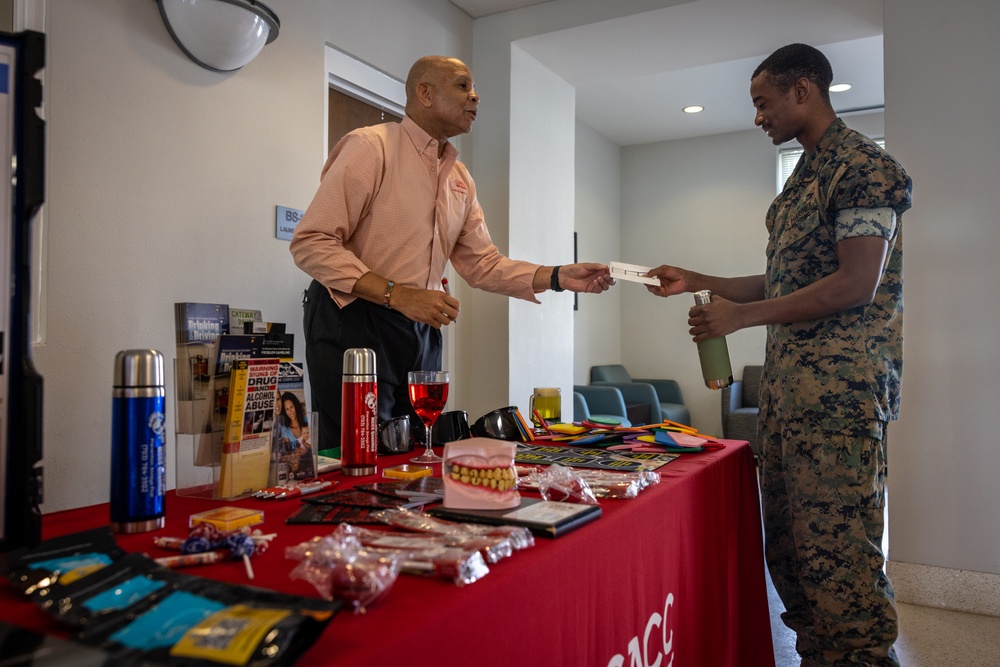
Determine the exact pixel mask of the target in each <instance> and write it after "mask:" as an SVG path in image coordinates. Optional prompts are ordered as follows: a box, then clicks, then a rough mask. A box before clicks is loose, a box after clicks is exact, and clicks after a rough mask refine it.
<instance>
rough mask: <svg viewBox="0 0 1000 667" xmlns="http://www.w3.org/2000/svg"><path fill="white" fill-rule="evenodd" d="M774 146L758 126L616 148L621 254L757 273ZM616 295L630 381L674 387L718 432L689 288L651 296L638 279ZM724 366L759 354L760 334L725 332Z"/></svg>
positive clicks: (715, 400) (637, 260)
mask: <svg viewBox="0 0 1000 667" xmlns="http://www.w3.org/2000/svg"><path fill="white" fill-rule="evenodd" d="M775 159H776V154H775V149H774V147H773V146H771V144H770V142H769V141H768V140H767V138H766V137H764V136H763V133H761V132H759V131H748V132H736V133H731V134H722V135H716V136H712V137H704V138H700V139H683V140H678V141H668V142H662V143H657V144H646V145H641V146H629V147H626V148H624V149H622V241H621V244H622V259H623V261H626V262H629V263H632V264H641V265H643V266H659V265H661V264H674V265H677V266H682V267H684V268H689V269H693V270H695V271H700V272H703V273H711V274H715V275H725V276H740V275H753V274H759V273H763V271H764V249H765V246H766V244H767V232H766V230H765V228H764V213H766V212H767V207H768V206H769V205H770V203H771V200H772V199H773V198H774V194H775V167H774V165H775ZM620 289H621V291H622V315H623V322H624V321H628V322H629V323H630V324H631V326H623V327H622V363H623V364H625V367H626V368H628V369H629V371H630V372H631V373H632V375H634V376H637V377H656V378H672V379H674V380H677V382H678V383H680V385H681V392H682V393H683V395H684V402H685V403H686V404H687V405H688V406H689V408H690V409H691V420H692V422H693V424H694V425H695V426H696V427H698V428H699V429H700V430H702V431H703V432H706V433H712V434H717V435H721V433H722V428H721V417H720V412H721V407H720V395H721V394H720V392H717V391H712V390H710V389H708V388H706V387H705V383H704V380H703V379H702V376H701V367H700V365H699V362H698V349H697V346H696V345H695V344H694V343H693V342H691V336H690V334H688V329H689V326H688V323H687V318H688V315H687V313H688V310H689V309H690V308H691V306H693V305H694V300H693V298H692V297H691V295H689V294H685V295H679V296H676V297H670V298H668V299H661V298H659V297H655V296H653V295H651V294H650V293H649V292H647V291H646V288H645V286H644V285H640V284H638V283H626V284H622V285H621V287H620ZM727 340H728V343H729V354H730V359H731V361H732V364H733V372H734V374H735V376H736V377H737V378H738V377H740V375H741V373H742V369H743V366H744V365H745V364H759V363H761V362H762V361H763V358H764V330H763V329H761V328H757V329H747V330H744V331H739V332H736V333H734V334H731V335H730V336H728V339H727Z"/></svg>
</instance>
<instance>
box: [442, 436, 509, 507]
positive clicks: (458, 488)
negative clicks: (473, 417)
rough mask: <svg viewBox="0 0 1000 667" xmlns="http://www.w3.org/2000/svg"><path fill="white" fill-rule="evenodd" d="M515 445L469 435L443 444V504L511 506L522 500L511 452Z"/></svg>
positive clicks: (448, 505) (456, 505)
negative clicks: (464, 438) (466, 437)
mask: <svg viewBox="0 0 1000 667" xmlns="http://www.w3.org/2000/svg"><path fill="white" fill-rule="evenodd" d="M516 452H517V445H516V444H515V443H513V442H507V441H505V440H493V439H491V438H468V439H466V440H457V441H455V442H449V443H448V444H447V445H445V447H444V464H443V465H442V472H441V477H442V478H443V479H444V506H445V507H448V508H451V509H477V510H478V509H484V510H492V509H497V510H499V509H510V508H512V507H517V506H518V505H520V504H521V494H519V493H518V492H517V472H516V471H515V470H514V454H515V453H516Z"/></svg>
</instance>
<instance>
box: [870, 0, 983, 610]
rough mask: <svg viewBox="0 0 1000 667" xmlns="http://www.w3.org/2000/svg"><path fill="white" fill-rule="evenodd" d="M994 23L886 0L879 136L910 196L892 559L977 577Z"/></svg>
mask: <svg viewBox="0 0 1000 667" xmlns="http://www.w3.org/2000/svg"><path fill="white" fill-rule="evenodd" d="M997 25H1000V3H997V2H996V0H961V1H960V2H957V3H952V4H950V5H948V6H943V5H941V4H940V3H938V2H934V1H933V0H906V1H904V0H885V82H886V83H885V104H886V113H885V116H886V119H885V127H886V138H887V141H888V142H889V143H890V145H891V147H892V152H893V153H894V154H895V155H896V156H898V157H899V159H900V161H901V162H902V163H903V165H905V166H906V168H907V170H908V171H909V173H910V175H911V176H912V177H913V190H914V206H913V210H912V211H910V212H909V213H906V214H905V216H904V222H903V229H904V239H903V249H904V263H903V266H904V268H903V276H904V290H905V297H904V303H905V304H906V315H905V319H904V325H903V334H904V359H905V361H904V371H903V405H902V415H901V418H900V420H899V423H898V424H896V425H895V426H894V427H893V428H891V429H890V431H889V438H890V453H889V462H890V463H889V465H890V469H891V471H892V472H891V473H890V476H891V479H890V489H891V491H890V495H889V524H890V526H891V527H892V529H891V532H890V540H891V541H890V545H889V548H890V554H891V555H892V559H893V560H899V561H904V562H907V563H914V564H922V565H932V566H941V567H947V568H953V569H959V570H972V571H975V572H985V573H1000V512H998V510H1000V484H997V481H996V473H997V471H998V470H1000V447H998V446H997V428H996V421H995V419H996V414H997V406H998V399H997V392H996V390H995V387H994V385H995V384H996V382H997V378H998V377H1000V354H998V352H997V346H996V344H995V342H994V340H995V332H996V331H997V330H998V329H1000V299H998V298H997V294H996V292H997V286H998V285H1000V262H998V261H997V256H996V255H997V248H1000V226H998V225H997V211H1000V188H998V187H997V174H998V173H1000V157H998V156H1000V136H998V134H997V132H996V127H995V115H996V114H995V113H994V111H995V109H997V107H998V105H1000V86H998V85H997V73H996V64H997V63H998V62H1000V42H998V41H997V39H996V36H995V34H994V33H995V28H996V26H997ZM931 40H932V47H933V48H930V46H931V45H930V44H929V41H931ZM994 601H995V598H994Z"/></svg>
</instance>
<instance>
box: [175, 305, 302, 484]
mask: <svg viewBox="0 0 1000 667" xmlns="http://www.w3.org/2000/svg"><path fill="white" fill-rule="evenodd" d="M174 317H175V327H176V338H177V358H176V359H175V360H174V380H175V386H176V395H175V400H176V406H177V409H176V415H177V416H176V424H175V427H176V431H175V435H176V443H177V446H176V458H175V460H176V484H177V491H176V492H177V494H178V495H181V496H189V497H198V498H222V499H229V498H239V497H242V496H246V495H248V494H250V493H253V492H256V491H259V490H261V489H264V488H266V487H268V486H270V485H272V484H274V483H276V479H277V477H278V473H279V470H278V466H277V463H278V448H279V447H280V446H281V445H282V443H283V441H284V440H286V439H288V438H287V437H286V433H288V432H292V433H296V434H297V437H296V438H295V440H296V442H297V443H300V444H301V446H300V447H299V448H298V449H296V453H297V454H299V457H298V458H300V459H301V461H298V465H297V466H296V468H297V470H300V471H301V473H302V476H310V477H313V476H315V474H316V470H317V462H316V453H315V451H313V450H312V449H311V448H308V447H307V446H306V445H307V444H308V442H309V436H308V431H306V434H303V432H302V429H301V428H297V425H295V424H293V425H292V426H291V427H289V426H288V424H289V423H290V422H291V421H292V420H290V419H288V418H285V417H284V415H283V413H284V408H285V401H284V400H282V398H283V397H286V398H287V394H289V393H290V394H294V396H295V398H296V400H298V401H299V402H300V403H301V406H302V409H303V411H304V410H305V405H306V402H305V391H304V382H303V377H302V375H303V374H302V364H301V363H299V362H293V361H291V360H290V358H291V357H292V355H293V354H294V350H293V347H292V343H293V341H292V337H291V336H290V335H288V336H286V335H285V334H284V329H285V325H284V324H283V323H280V322H264V321H263V318H262V314H261V312H260V311H259V310H255V309H248V308H231V307H230V306H229V305H228V304H225V303H198V302H181V303H176V304H174ZM257 329H263V330H264V331H262V332H257V333H243V332H244V331H255V330H257ZM269 335H274V336H275V337H276V339H277V342H278V343H280V344H273V345H267V344H266V338H267V337H268V336H269ZM301 421H303V422H304V423H308V422H309V420H308V417H304V418H303V419H302V420H301ZM302 452H306V454H302ZM286 462H287V457H286ZM288 469H289V466H285V467H284V470H285V471H286V474H285V475H284V476H283V477H284V481H291V476H290V475H289V474H287V470H288Z"/></svg>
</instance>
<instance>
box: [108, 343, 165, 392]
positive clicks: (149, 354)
mask: <svg viewBox="0 0 1000 667" xmlns="http://www.w3.org/2000/svg"><path fill="white" fill-rule="evenodd" d="M114 386H115V387H162V386H163V355H162V354H160V353H159V352H157V351H156V350H122V351H121V352H119V353H118V354H116V355H115V379H114Z"/></svg>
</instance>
